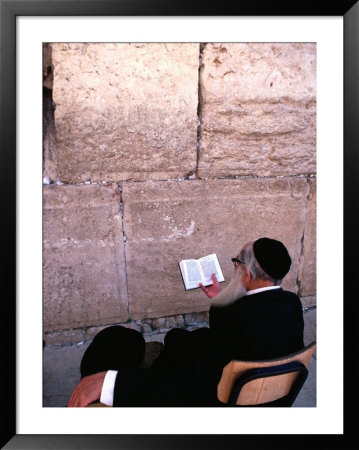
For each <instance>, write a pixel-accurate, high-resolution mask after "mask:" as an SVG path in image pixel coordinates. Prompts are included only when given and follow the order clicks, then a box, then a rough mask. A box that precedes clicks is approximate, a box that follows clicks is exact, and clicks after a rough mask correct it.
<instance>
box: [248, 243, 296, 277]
mask: <svg viewBox="0 0 359 450" xmlns="http://www.w3.org/2000/svg"><path fill="white" fill-rule="evenodd" d="M253 251H254V256H255V257H256V260H257V261H258V263H259V265H260V266H261V268H262V269H263V270H264V272H265V273H266V274H267V275H269V276H270V277H272V278H274V279H275V280H281V279H282V278H284V277H285V275H287V273H288V272H289V269H290V266H291V264H292V260H291V258H290V256H289V253H288V250H287V249H286V247H285V246H284V244H283V243H282V242H280V241H277V240H276V239H270V238H266V237H264V238H260V239H257V240H256V241H255V242H254V244H253Z"/></svg>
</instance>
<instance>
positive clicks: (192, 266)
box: [179, 253, 224, 291]
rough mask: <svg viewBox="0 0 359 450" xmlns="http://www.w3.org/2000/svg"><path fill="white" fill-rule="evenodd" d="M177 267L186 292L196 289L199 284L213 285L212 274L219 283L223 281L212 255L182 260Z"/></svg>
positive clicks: (214, 256)
mask: <svg viewBox="0 0 359 450" xmlns="http://www.w3.org/2000/svg"><path fill="white" fill-rule="evenodd" d="M179 267H180V270H181V275H182V278H183V283H184V287H185V289H186V291H188V290H190V289H196V288H198V287H199V283H202V284H203V286H209V285H210V284H213V281H212V274H213V273H215V274H216V278H217V280H218V281H219V282H220V283H221V282H222V281H224V276H223V273H222V269H221V266H220V265H219V262H218V258H217V255H216V254H214V253H213V254H212V255H207V256H204V257H203V258H200V259H184V260H182V261H180V262H179Z"/></svg>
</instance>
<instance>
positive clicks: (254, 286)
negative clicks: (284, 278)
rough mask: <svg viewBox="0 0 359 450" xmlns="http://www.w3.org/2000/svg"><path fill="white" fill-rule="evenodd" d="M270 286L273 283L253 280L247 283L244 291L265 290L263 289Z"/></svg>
mask: <svg viewBox="0 0 359 450" xmlns="http://www.w3.org/2000/svg"><path fill="white" fill-rule="evenodd" d="M270 286H274V283H273V282H272V281H269V280H261V279H259V278H257V279H255V280H251V281H250V282H249V283H247V285H246V289H247V291H254V290H255V289H259V288H265V287H270Z"/></svg>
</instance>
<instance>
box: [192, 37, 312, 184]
mask: <svg viewBox="0 0 359 450" xmlns="http://www.w3.org/2000/svg"><path fill="white" fill-rule="evenodd" d="M200 85H201V127H200V136H201V140H200V155H199V167H198V173H199V176H200V177H217V176H218V177H224V176H278V175H282V176H287V175H298V174H308V173H314V172H315V171H316V46H315V44H310V43H309V44H288V43H283V44H269V43H262V44H207V45H206V46H205V47H204V50H203V57H202V69H201V79H200Z"/></svg>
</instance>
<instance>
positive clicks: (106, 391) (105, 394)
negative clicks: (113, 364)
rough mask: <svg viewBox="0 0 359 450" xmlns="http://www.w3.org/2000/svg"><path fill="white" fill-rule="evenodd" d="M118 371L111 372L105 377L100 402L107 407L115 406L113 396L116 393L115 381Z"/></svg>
mask: <svg viewBox="0 0 359 450" xmlns="http://www.w3.org/2000/svg"><path fill="white" fill-rule="evenodd" d="M116 377H117V370H109V371H107V373H106V375H105V379H104V381H103V385H102V391H101V398H100V402H101V403H103V404H104V405H107V406H113V394H114V391H115V381H116Z"/></svg>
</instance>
